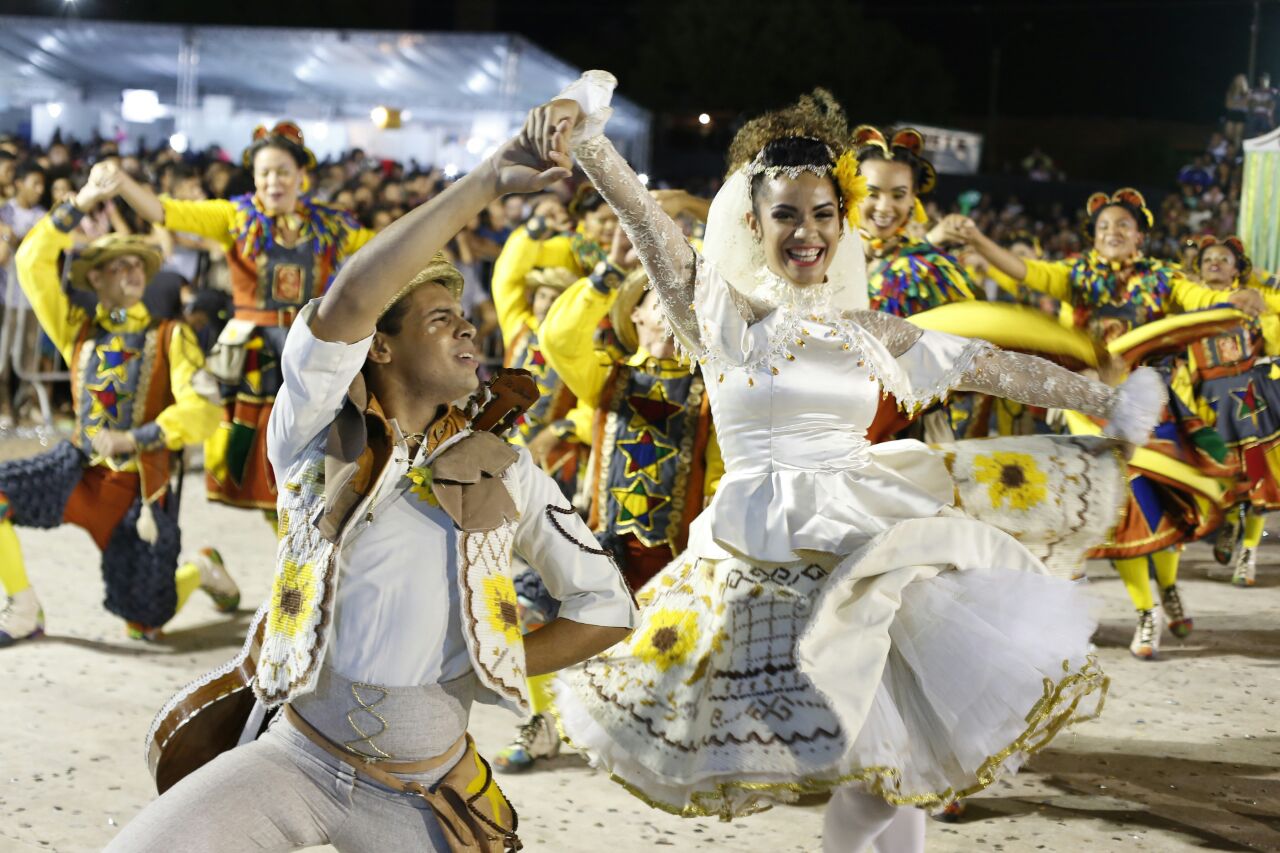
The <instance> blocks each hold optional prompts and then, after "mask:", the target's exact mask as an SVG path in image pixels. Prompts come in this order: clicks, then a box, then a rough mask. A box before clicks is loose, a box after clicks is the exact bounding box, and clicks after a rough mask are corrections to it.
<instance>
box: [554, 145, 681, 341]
mask: <svg viewBox="0 0 1280 853" xmlns="http://www.w3.org/2000/svg"><path fill="white" fill-rule="evenodd" d="M573 154H574V157H576V158H577V160H578V162H579V163H580V164H581V165H582V170H583V171H584V172H586V173H587V177H588V178H590V179H591V183H592V184H594V185H595V188H596V189H597V190H599V191H600V195H602V196H604V199H605V201H607V202H608V203H609V206H610V207H611V208H613V210H614V212H615V213H617V214H618V221H619V222H621V223H622V228H623V230H624V231H626V232H627V237H628V239H630V240H631V243H632V245H634V246H635V247H636V254H637V255H639V256H640V263H642V264H643V265H644V270H645V272H646V273H648V274H649V282H650V284H651V285H652V287H653V289H654V290H656V291H657V293H658V298H659V299H660V300H661V301H662V310H663V312H664V313H665V314H666V316H667V322H668V323H670V324H671V330H672V331H673V332H675V334H676V337H677V339H678V340H679V341H680V343H681V344H682V345H683V346H684V347H685V349H687V350H689V351H691V352H699V351H701V349H702V346H701V342H700V339H699V335H698V324H697V321H696V320H695V319H694V316H693V308H692V306H693V283H694V274H695V272H696V255H695V253H694V251H693V247H692V246H690V245H689V243H688V242H687V241H686V240H685V238H684V232H683V231H681V230H680V227H679V226H678V225H676V224H675V223H674V222H672V221H671V217H669V216H667V214H666V213H665V212H663V210H662V207H661V206H659V204H658V202H657V201H655V200H654V198H653V196H651V195H649V192H648V190H646V189H645V188H644V185H643V184H642V183H640V180H639V178H637V177H636V175H635V172H633V171H631V167H630V166H629V165H627V162H626V161H625V160H623V159H622V155H620V154H619V153H618V152H617V151H616V150H615V149H614V147H613V143H611V142H610V141H609V139H608V138H607V137H605V136H603V135H600V136H595V137H592V138H590V139H587V140H585V141H583V142H581V143H578V144H577V145H575V146H574V149H573Z"/></svg>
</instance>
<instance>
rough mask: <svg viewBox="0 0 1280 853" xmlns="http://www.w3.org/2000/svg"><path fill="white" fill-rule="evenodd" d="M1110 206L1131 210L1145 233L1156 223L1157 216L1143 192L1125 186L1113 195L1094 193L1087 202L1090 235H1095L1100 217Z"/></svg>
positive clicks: (1131, 213)
mask: <svg viewBox="0 0 1280 853" xmlns="http://www.w3.org/2000/svg"><path fill="white" fill-rule="evenodd" d="M1108 207H1122V208H1124V209H1125V210H1127V211H1129V214H1130V215H1131V216H1133V221H1134V222H1136V223H1138V230H1139V231H1141V232H1142V233H1144V234H1145V233H1147V232H1148V231H1150V230H1151V229H1152V227H1153V226H1154V225H1155V224H1156V218H1155V216H1154V215H1153V214H1152V213H1151V210H1150V209H1149V208H1148V207H1147V200H1146V199H1145V198H1143V197H1142V193H1140V192H1138V191H1137V190H1135V189H1134V188H1133V187H1123V188H1122V189H1118V190H1116V191H1115V192H1113V193H1112V194H1111V195H1107V194H1106V193H1094V194H1093V195H1091V196H1089V200H1088V201H1086V202H1085V204H1084V209H1085V212H1086V213H1088V214H1089V227H1088V229H1087V233H1088V234H1089V236H1090V237H1092V236H1093V229H1094V226H1095V225H1097V224H1098V217H1099V216H1100V215H1101V214H1102V211H1104V210H1106V209H1107V208H1108Z"/></svg>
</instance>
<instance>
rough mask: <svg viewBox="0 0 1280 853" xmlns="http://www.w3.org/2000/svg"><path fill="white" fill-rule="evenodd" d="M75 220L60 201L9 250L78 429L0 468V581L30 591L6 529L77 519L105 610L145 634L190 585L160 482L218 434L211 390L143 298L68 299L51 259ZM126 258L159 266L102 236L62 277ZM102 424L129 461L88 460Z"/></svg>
mask: <svg viewBox="0 0 1280 853" xmlns="http://www.w3.org/2000/svg"><path fill="white" fill-rule="evenodd" d="M80 217H81V214H80V212H79V211H77V210H76V209H75V208H74V207H73V206H72V205H71V204H70V203H64V204H63V205H60V206H59V207H58V208H57V209H55V210H54V212H53V213H51V214H50V215H49V216H47V217H45V218H44V219H42V220H41V221H40V222H39V223H37V224H36V226H35V228H33V229H32V230H31V232H30V234H28V235H27V238H26V239H25V240H24V241H23V244H22V248H21V249H20V250H19V252H18V255H17V269H18V281H19V283H20V284H21V285H22V289H23V291H24V292H25V293H26V295H27V298H28V299H29V300H30V301H31V306H32V309H33V310H34V312H35V314H36V318H37V319H38V320H39V321H40V325H41V327H42V328H43V329H44V331H45V333H46V334H48V336H49V338H50V339H51V340H52V341H53V343H54V345H55V346H57V347H58V350H59V351H60V352H61V353H62V356H63V358H64V359H65V360H66V362H67V364H68V365H70V368H71V374H72V376H71V388H72V399H73V401H74V405H75V412H76V426H75V431H74V433H73V435H72V438H71V440H70V441H64V442H62V443H61V444H59V445H58V446H57V447H55V448H54V449H53V450H51V451H49V452H48V453H44V454H42V455H40V456H36V457H33V458H30V459H18V460H13V461H11V462H5V463H3V464H0V512H2V513H3V518H4V521H3V522H2V523H0V566H2V568H3V571H2V573H0V575H2V576H0V580H3V581H4V586H5V588H6V591H7V592H8V593H9V594H10V595H14V594H16V593H18V592H21V591H22V590H24V589H26V588H27V585H28V582H27V578H26V572H25V568H24V566H23V561H22V555H21V551H20V550H19V549H18V543H17V538H16V536H15V535H14V533H13V528H12V525H13V524H17V525H19V526H27V527H43V528H51V527H57V526H59V525H61V524H63V523H71V524H76V525H78V526H80V527H83V528H84V529H85V530H87V531H88V532H89V534H90V535H91V536H92V537H93V540H94V542H95V544H97V546H98V548H99V549H100V550H101V551H102V574H103V579H104V581H105V583H106V601H105V604H106V607H107V609H108V610H109V611H111V612H112V613H115V614H116V615H118V616H120V617H121V618H123V619H125V620H126V621H128V622H130V623H133V624H134V625H135V626H138V628H140V629H153V628H158V627H159V626H161V625H163V624H164V623H165V622H166V621H168V620H169V618H170V617H171V616H173V614H174V612H175V611H176V610H177V608H178V607H179V606H180V602H181V600H183V599H185V596H186V595H187V594H189V593H190V592H191V591H192V590H194V589H195V587H196V586H198V585H199V575H198V570H196V568H195V567H194V566H193V565H188V566H183V567H182V569H179V570H178V573H177V576H176V577H175V569H177V563H178V552H179V550H180V546H181V543H180V531H179V529H178V520H177V496H176V495H173V494H170V493H169V489H168V486H169V477H170V473H171V472H170V464H171V454H172V453H174V452H176V451H180V450H181V449H182V447H184V446H185V445H188V444H196V443H199V442H200V441H203V440H204V439H206V438H208V437H209V436H210V435H212V434H213V431H214V430H215V429H216V428H217V424H218V419H219V414H220V412H219V407H218V405H217V403H216V402H214V399H213V398H214V397H215V396H216V386H215V383H214V382H213V380H212V378H211V377H209V376H208V375H207V374H205V373H204V371H203V369H202V368H203V366H204V355H203V353H202V351H201V349H200V345H199V344H198V343H197V341H196V337H195V334H194V333H193V332H192V331H191V329H190V328H189V327H187V326H186V324H184V323H181V322H177V321H157V320H155V319H154V318H152V316H151V315H150V314H149V313H148V311H147V309H146V307H145V306H144V305H143V304H142V303H141V302H138V303H137V304H135V305H133V306H132V307H130V308H128V309H118V310H115V311H111V312H108V311H106V310H105V309H104V308H102V307H101V306H99V307H98V309H97V310H96V312H93V313H90V312H88V311H86V310H84V309H83V308H80V307H79V306H77V305H74V304H72V302H71V301H70V299H69V298H68V296H67V294H66V293H65V292H64V291H63V289H62V283H61V279H60V276H59V273H58V258H59V255H61V254H62V253H67V254H68V256H69V255H70V252H71V248H72V245H73V242H72V236H71V231H72V230H73V229H74V228H75V226H76V224H77V223H78V222H79V220H80ZM125 255H132V256H137V257H139V258H141V259H142V260H143V263H144V265H145V266H146V269H147V275H148V278H150V276H151V275H152V274H154V273H155V271H156V270H157V269H158V268H159V265H160V258H159V255H158V253H157V252H156V251H155V250H154V249H152V248H151V247H149V246H147V245H146V244H145V243H143V242H142V241H141V240H140V239H139V238H133V237H121V236H116V235H110V236H107V237H103V238H101V239H99V240H97V241H95V242H94V243H93V244H91V245H90V246H89V247H88V248H87V249H86V250H85V251H84V252H83V253H82V254H81V257H80V258H79V259H77V260H76V261H75V262H73V263H72V280H73V282H74V283H76V284H77V285H78V286H81V287H87V286H88V285H87V273H88V271H89V269H91V268H92V267H96V266H98V265H100V264H104V263H107V262H109V261H110V260H113V259H114V258H117V257H121V256H125ZM107 429H111V430H128V431H130V432H132V435H133V438H134V441H135V442H136V446H137V453H136V455H133V456H129V457H113V458H105V459H104V458H101V457H98V456H96V455H95V454H94V452H93V448H92V445H91V440H92V439H93V437H94V436H95V435H96V434H97V433H98V432H100V431H102V430H107ZM148 528H151V529H150V530H148ZM179 587H181V589H180V588H179Z"/></svg>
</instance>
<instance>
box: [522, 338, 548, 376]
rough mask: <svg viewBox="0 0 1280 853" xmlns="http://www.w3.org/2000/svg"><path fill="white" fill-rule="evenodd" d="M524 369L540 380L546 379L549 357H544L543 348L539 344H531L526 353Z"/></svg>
mask: <svg viewBox="0 0 1280 853" xmlns="http://www.w3.org/2000/svg"><path fill="white" fill-rule="evenodd" d="M524 369H525V370H527V371H529V372H530V373H532V374H533V375H534V376H536V377H538V378H540V379H545V378H546V376H547V357H546V356H545V355H543V353H542V347H540V346H538V345H537V344H529V346H528V348H526V349H525V351H524Z"/></svg>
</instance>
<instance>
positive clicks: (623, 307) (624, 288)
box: [609, 267, 649, 353]
mask: <svg viewBox="0 0 1280 853" xmlns="http://www.w3.org/2000/svg"><path fill="white" fill-rule="evenodd" d="M648 284H649V277H648V276H647V275H645V272H644V268H643V267H636V268H635V269H634V270H632V271H631V272H629V273H627V277H626V278H624V279H623V280H622V284H620V285H618V296H617V298H615V299H614V300H613V306H612V307H611V308H610V309H609V322H610V324H611V325H612V326H613V333H614V334H615V335H617V336H618V343H620V344H622V346H623V347H624V348H625V349H626V351H627V352H628V353H634V352H635V351H636V350H638V349H639V348H640V336H639V335H638V334H637V333H636V324H635V323H634V322H632V320H631V312H632V311H634V310H636V306H637V305H639V304H640V300H641V299H642V298H644V291H645V288H646V287H647V286H648Z"/></svg>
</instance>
